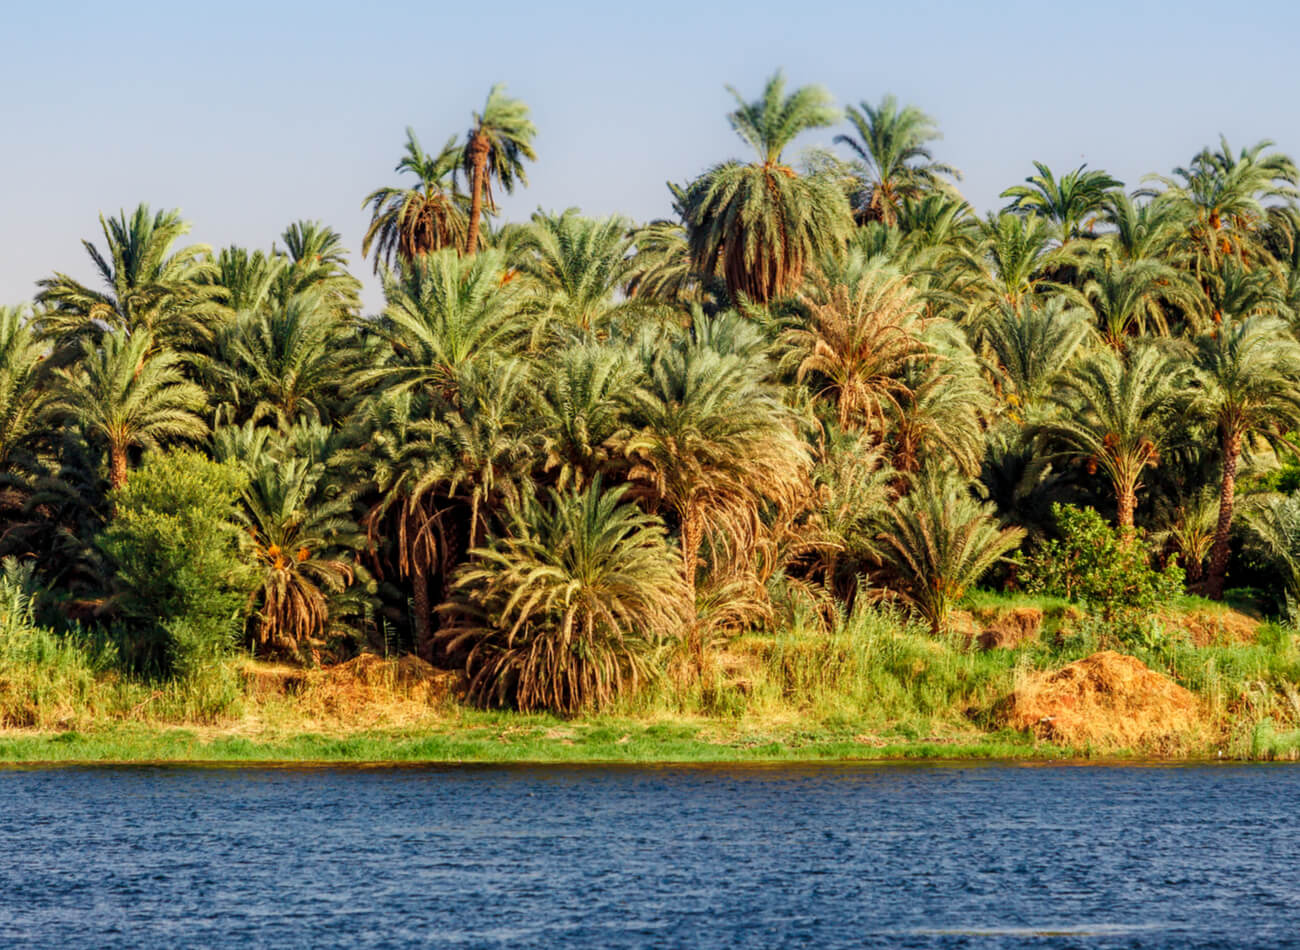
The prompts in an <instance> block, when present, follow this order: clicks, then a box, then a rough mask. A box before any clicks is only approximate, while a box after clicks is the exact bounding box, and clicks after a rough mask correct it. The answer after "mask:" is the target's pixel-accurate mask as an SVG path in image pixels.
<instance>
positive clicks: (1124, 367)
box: [1038, 344, 1192, 534]
mask: <svg viewBox="0 0 1300 950" xmlns="http://www.w3.org/2000/svg"><path fill="white" fill-rule="evenodd" d="M1191 378H1192V367H1191V365H1190V364H1189V363H1187V362H1186V361H1182V360H1178V359H1176V358H1173V357H1170V356H1168V355H1166V354H1165V353H1163V352H1162V351H1161V350H1160V349H1158V348H1156V347H1155V346H1153V345H1150V344H1147V345H1143V346H1134V347H1131V348H1130V349H1129V350H1128V351H1127V352H1126V353H1125V354H1123V355H1120V354H1119V353H1117V352H1115V351H1114V350H1112V349H1103V350H1100V351H1098V352H1096V353H1093V354H1091V355H1090V356H1088V357H1087V358H1086V359H1085V360H1083V361H1082V362H1080V363H1079V364H1077V365H1076V366H1075V367H1074V368H1073V369H1072V370H1071V371H1070V372H1069V373H1067V374H1066V376H1065V377H1064V378H1063V379H1062V380H1061V382H1060V384H1059V386H1058V389H1057V391H1056V392H1055V393H1053V394H1052V397H1051V399H1052V402H1053V403H1054V404H1055V405H1056V407H1057V409H1058V410H1059V411H1058V412H1057V414H1056V415H1055V416H1054V417H1051V418H1048V419H1046V420H1044V421H1043V422H1042V423H1041V424H1040V426H1039V427H1038V431H1039V433H1040V434H1041V435H1043V436H1044V437H1046V438H1047V439H1048V441H1049V442H1055V443H1057V444H1059V445H1061V446H1063V447H1064V451H1065V452H1066V453H1067V454H1070V455H1074V456H1076V457H1081V458H1084V459H1087V464H1088V471H1089V474H1092V473H1093V472H1094V471H1096V469H1097V468H1100V469H1101V470H1102V471H1103V472H1105V474H1106V476H1107V477H1108V478H1109V479H1110V482H1111V486H1112V487H1113V488H1114V491H1115V500H1116V504H1117V505H1118V519H1117V520H1118V523H1119V526H1120V528H1122V529H1123V530H1124V531H1125V532H1127V533H1130V534H1131V533H1132V531H1133V515H1134V511H1135V510H1136V508H1137V492H1138V489H1139V488H1141V487H1142V473H1143V472H1144V471H1145V470H1146V469H1147V468H1148V467H1150V466H1155V465H1158V464H1159V462H1160V457H1161V454H1162V453H1163V452H1164V451H1166V450H1167V449H1169V448H1170V447H1172V446H1173V445H1174V444H1175V443H1176V441H1177V439H1178V438H1179V436H1180V434H1181V431H1180V423H1181V422H1182V417H1183V415H1184V413H1185V411H1186V409H1187V402H1188V399H1187V397H1188V392H1189V387H1190V385H1191Z"/></svg>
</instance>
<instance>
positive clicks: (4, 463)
mask: <svg viewBox="0 0 1300 950" xmlns="http://www.w3.org/2000/svg"><path fill="white" fill-rule="evenodd" d="M48 350H49V347H48V346H47V345H46V344H45V343H43V342H41V340H40V338H39V337H38V336H37V333H36V328H35V327H34V326H33V324H32V318H31V313H30V312H29V311H28V310H26V309H25V308H23V307H0V476H3V475H5V474H8V473H9V471H10V469H11V467H12V466H13V465H14V463H15V462H17V461H19V459H20V458H22V459H24V460H26V461H31V460H32V459H33V457H34V455H35V452H34V451H33V450H34V449H35V447H36V443H37V442H38V440H39V439H40V438H41V436H42V435H43V434H45V432H46V426H47V424H48V423H49V421H50V406H51V400H52V398H53V393H52V391H51V390H50V388H49V385H48V375H49V374H48V367H47V365H46V357H47V355H48Z"/></svg>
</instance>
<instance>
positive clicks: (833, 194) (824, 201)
mask: <svg viewBox="0 0 1300 950" xmlns="http://www.w3.org/2000/svg"><path fill="white" fill-rule="evenodd" d="M727 88H728V91H730V92H731V94H732V95H733V96H734V97H735V99H736V102H737V104H738V108H737V109H736V110H735V111H734V112H732V113H731V115H730V116H729V119H730V121H731V127H732V128H733V129H735V131H736V134H737V135H739V136H740V137H741V139H743V140H744V141H745V143H746V144H748V145H749V146H750V147H752V148H753V149H754V152H755V153H756V158H757V161H755V162H752V163H749V164H745V163H742V162H738V161H728V162H723V163H722V164H720V165H715V166H714V167H713V168H711V169H709V170H708V171H707V172H705V173H704V174H703V175H701V176H700V177H699V178H697V179H696V180H695V181H693V182H692V183H691V184H690V185H689V186H688V187H687V189H686V193H685V195H684V197H683V212H684V217H685V219H686V224H687V228H688V231H689V237H690V252H691V261H692V263H693V265H694V268H695V270H696V271H697V272H699V273H700V274H714V273H717V272H719V271H720V272H721V273H722V275H723V277H724V279H725V280H726V284H727V291H728V293H729V294H730V295H731V296H732V298H733V299H734V298H737V297H738V295H741V294H743V295H744V296H745V297H748V298H749V299H750V300H752V301H754V302H756V303H760V304H761V303H766V302H767V301H769V300H771V299H772V298H773V297H777V296H780V295H782V294H786V293H789V292H790V291H791V290H793V289H794V288H795V287H796V286H797V285H798V284H799V282H800V281H802V279H803V271H804V267H805V265H806V264H808V263H809V262H811V261H813V260H815V259H816V258H817V257H818V256H819V255H821V254H823V253H825V252H827V251H829V250H830V249H832V248H834V247H837V246H839V245H840V244H842V242H843V240H844V237H845V235H846V234H847V233H848V230H849V228H850V226H851V219H850V215H849V206H848V202H847V200H846V199H845V197H844V193H843V191H842V190H841V188H840V186H839V184H838V182H837V181H835V180H834V179H833V178H831V177H829V176H825V175H800V174H799V173H797V172H796V171H795V170H794V169H793V168H791V167H790V166H789V165H787V164H785V163H784V161H783V153H784V151H785V148H786V146H788V145H789V144H790V142H791V141H792V140H793V139H794V138H795V137H796V136H798V135H799V134H800V133H801V132H805V131H808V130H810V129H816V128H823V127H825V126H828V125H831V124H833V123H834V122H835V121H836V120H837V119H838V118H839V117H840V113H839V110H837V109H835V108H834V107H833V106H832V105H831V97H830V94H829V93H828V92H826V90H824V89H822V88H821V87H820V86H803V87H801V88H799V89H796V90H795V91H794V92H792V93H790V94H789V95H786V93H785V78H784V77H783V76H782V75H781V73H779V72H778V73H777V74H776V75H774V76H773V77H772V78H771V79H769V80H768V81H767V85H766V86H764V88H763V93H762V95H761V96H760V97H759V98H758V99H756V100H754V101H752V102H747V101H746V100H745V99H744V98H743V97H742V96H741V95H740V93H739V92H737V91H736V90H735V89H734V88H732V87H730V86H729V87H727Z"/></svg>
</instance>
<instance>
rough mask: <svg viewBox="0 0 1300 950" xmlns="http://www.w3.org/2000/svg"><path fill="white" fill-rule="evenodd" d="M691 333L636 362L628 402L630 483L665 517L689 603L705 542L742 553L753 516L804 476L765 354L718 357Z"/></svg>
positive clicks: (804, 454) (804, 458)
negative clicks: (677, 541)
mask: <svg viewBox="0 0 1300 950" xmlns="http://www.w3.org/2000/svg"><path fill="white" fill-rule="evenodd" d="M710 329H711V327H710V325H709V321H708V319H707V318H705V317H703V316H702V315H697V316H696V318H695V323H694V326H693V327H692V330H691V332H689V333H687V334H683V335H682V336H680V337H678V338H677V339H675V340H672V341H671V342H670V343H669V344H668V345H662V346H655V347H653V348H650V349H648V350H647V352H646V353H645V357H644V358H645V381H644V383H643V384H642V385H641V386H640V387H638V388H637V389H636V390H634V391H633V392H632V393H631V394H630V395H629V423H630V424H631V426H633V428H634V432H633V435H632V436H631V438H629V439H628V440H627V443H626V445H625V447H624V452H625V453H626V455H627V457H628V459H629V460H630V462H631V463H632V468H631V471H630V472H629V477H630V478H631V480H632V481H633V482H635V483H637V484H638V485H640V486H642V489H643V491H644V492H645V494H647V495H648V496H649V498H650V499H652V500H653V501H654V502H656V503H658V504H659V505H662V506H663V507H664V508H667V509H668V510H669V511H671V512H672V513H673V515H674V517H675V518H676V521H677V524H678V526H679V530H680V533H681V549H682V570H683V572H684V574H685V580H686V583H687V586H688V588H689V590H690V592H691V596H692V599H694V595H695V588H696V574H697V571H698V569H699V561H700V549H701V546H702V545H703V543H704V541H705V538H706V535H708V536H710V537H714V538H717V539H718V541H719V543H722V544H730V546H731V547H733V548H736V549H740V550H741V552H742V556H743V552H744V551H745V550H747V547H748V541H747V539H749V538H751V537H752V535H753V533H754V530H755V523H756V521H757V518H758V510H759V508H760V507H761V506H762V505H763V504H765V503H770V504H773V505H777V506H781V505H785V506H792V505H793V504H794V501H795V498H796V497H797V496H798V495H799V494H800V491H801V489H802V488H803V486H804V482H805V479H806V476H807V472H808V470H809V468H810V461H809V458H808V451H807V449H806V447H805V446H804V445H803V444H802V443H801V442H800V440H799V439H798V438H797V437H796V436H795V434H794V431H793V428H792V425H791V423H792V419H791V413H790V410H789V409H787V408H786V407H785V406H784V405H783V404H782V401H781V397H780V391H779V390H778V389H777V388H776V387H774V386H772V385H771V384H770V383H768V382H766V380H765V377H766V376H767V375H769V374H770V368H768V367H767V366H766V365H765V364H766V363H767V362H768V360H767V357H766V355H763V354H760V355H758V356H754V355H747V354H744V353H743V352H723V351H720V350H719V349H718V348H715V346H713V345H710V344H709V343H708V342H703V341H702V340H701V338H707V337H708V335H709V332H710Z"/></svg>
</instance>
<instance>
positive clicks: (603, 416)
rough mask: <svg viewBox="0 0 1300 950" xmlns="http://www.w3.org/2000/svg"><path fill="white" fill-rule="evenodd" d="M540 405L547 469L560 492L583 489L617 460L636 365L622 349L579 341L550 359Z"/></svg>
mask: <svg viewBox="0 0 1300 950" xmlns="http://www.w3.org/2000/svg"><path fill="white" fill-rule="evenodd" d="M548 363H549V364H550V366H551V371H550V372H548V373H547V375H546V383H545V389H544V391H543V394H542V398H541V400H540V401H539V404H538V412H539V413H540V416H541V419H540V422H541V425H542V427H543V429H542V431H543V433H544V435H543V438H544V440H545V445H546V461H545V463H544V468H545V470H546V471H548V472H552V471H553V472H555V473H556V476H555V477H556V485H557V487H558V488H560V489H561V490H563V489H565V488H567V487H569V486H570V485H573V486H574V487H576V488H582V487H584V486H585V485H588V484H590V483H591V481H592V480H593V479H594V478H595V477H596V476H597V475H598V474H600V473H602V472H605V473H608V472H609V471H610V470H611V469H612V468H613V467H614V463H615V461H616V459H617V446H618V442H619V437H620V435H623V434H625V429H626V425H627V420H626V414H627V403H626V399H625V394H626V393H627V391H628V390H629V389H630V388H631V387H633V386H634V385H636V383H637V378H636V367H635V365H634V364H633V362H632V360H631V359H630V358H629V354H628V353H626V352H625V351H623V350H622V349H616V348H614V347H609V346H597V345H592V344H590V343H578V344H575V345H573V346H570V347H569V348H567V349H565V350H562V351H561V352H559V353H556V354H554V356H552V357H550V358H549V359H548Z"/></svg>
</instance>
